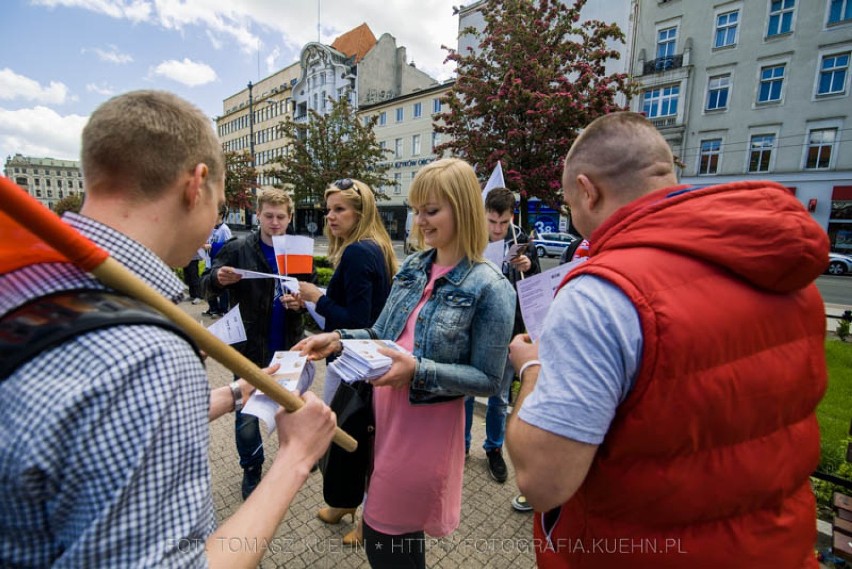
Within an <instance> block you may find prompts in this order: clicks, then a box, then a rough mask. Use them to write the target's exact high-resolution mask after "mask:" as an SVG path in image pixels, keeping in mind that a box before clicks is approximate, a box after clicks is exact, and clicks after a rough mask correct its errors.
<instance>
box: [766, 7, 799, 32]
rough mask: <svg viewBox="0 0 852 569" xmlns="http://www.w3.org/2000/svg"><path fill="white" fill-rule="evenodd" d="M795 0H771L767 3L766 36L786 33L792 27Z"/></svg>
mask: <svg viewBox="0 0 852 569" xmlns="http://www.w3.org/2000/svg"><path fill="white" fill-rule="evenodd" d="M795 10H796V0H772V1H771V2H770V3H769V27H768V28H767V29H766V36H767V37H771V36H777V35H780V34H788V33H790V31H792V29H793V12H794V11H795Z"/></svg>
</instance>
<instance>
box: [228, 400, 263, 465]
mask: <svg viewBox="0 0 852 569" xmlns="http://www.w3.org/2000/svg"><path fill="white" fill-rule="evenodd" d="M234 427H235V429H234V431H235V435H236V441H237V453H238V454H239V455H240V466H241V467H243V468H249V467H250V466H258V465H262V464H263V439H261V438H260V426H259V425H258V420H257V417H255V416H253V415H243V414H242V413H237V416H236V417H235V420H234Z"/></svg>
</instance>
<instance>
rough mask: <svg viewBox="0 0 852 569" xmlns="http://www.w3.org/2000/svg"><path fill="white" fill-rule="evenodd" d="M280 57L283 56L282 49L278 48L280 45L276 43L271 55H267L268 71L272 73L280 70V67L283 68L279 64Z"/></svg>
mask: <svg viewBox="0 0 852 569" xmlns="http://www.w3.org/2000/svg"><path fill="white" fill-rule="evenodd" d="M279 57H281V50H280V49H278V46H277V45H276V46H275V47H274V48H273V49H272V51H271V52H269V55H267V56H266V59H265V60H264V61H265V62H266V71H267V73H270V74H272V73H275V72H276V71H278V70H279V69H281V66H280V65H278V58H279Z"/></svg>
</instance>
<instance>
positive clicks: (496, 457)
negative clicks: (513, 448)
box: [485, 448, 509, 484]
mask: <svg viewBox="0 0 852 569" xmlns="http://www.w3.org/2000/svg"><path fill="white" fill-rule="evenodd" d="M485 456H487V457H488V473H489V474H491V478H493V479H494V480H496V481H497V482H499V483H500V484H502V483H504V482H505V481H506V478H508V477H509V471H508V470H506V461H505V460H503V452H502V451H501V449H499V448H495V449H494V450H489V451H488V452H486V453H485Z"/></svg>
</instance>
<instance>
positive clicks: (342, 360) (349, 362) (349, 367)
mask: <svg viewBox="0 0 852 569" xmlns="http://www.w3.org/2000/svg"><path fill="white" fill-rule="evenodd" d="M341 343H342V344H343V354H342V355H341V356H340V357H339V358H337V359H336V360H334V361H333V362H331V363H330V364H329V365H328V368H327V370H326V374H331V376H332V377H337V378H339V379H341V380H343V381H345V382H346V383H353V382H356V381H372V380H374V379H377V378H379V377H381V376H383V375H384V374H386V373H387V372H388V370H389V369H390V367H391V364H392V363H393V360H392V359H391V358H389V357H387V356H384V355H382V354H380V353H379V348H390V349H392V350H396V351H398V352H403V353H405V354H407V353H409V352H408V350H406V349H405V348H403V347H402V346H400V345H399V344H397V343H396V342H393V341H391V340H341Z"/></svg>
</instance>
